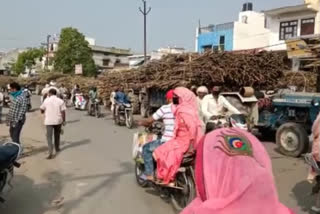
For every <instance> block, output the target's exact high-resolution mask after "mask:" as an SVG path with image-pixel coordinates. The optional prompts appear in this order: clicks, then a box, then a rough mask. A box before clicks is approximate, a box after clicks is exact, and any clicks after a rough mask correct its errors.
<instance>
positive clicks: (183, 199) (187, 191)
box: [133, 123, 196, 212]
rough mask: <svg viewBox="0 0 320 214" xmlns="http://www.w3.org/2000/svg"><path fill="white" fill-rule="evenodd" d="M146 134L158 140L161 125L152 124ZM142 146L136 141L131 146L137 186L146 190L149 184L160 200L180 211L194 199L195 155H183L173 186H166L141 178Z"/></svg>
mask: <svg viewBox="0 0 320 214" xmlns="http://www.w3.org/2000/svg"><path fill="white" fill-rule="evenodd" d="M147 133H149V134H151V135H153V137H152V138H153V139H160V138H161V135H162V125H161V124H159V123H154V124H153V125H152V126H151V127H150V128H148V129H147ZM138 141H139V140H138ZM148 142H150V141H148ZM144 145H145V144H139V143H138V144H137V141H135V142H134V146H133V157H134V161H135V177H136V182H137V184H138V185H139V186H140V187H142V188H146V187H148V186H149V184H151V187H152V188H153V189H155V190H156V191H158V192H159V193H160V196H161V197H162V198H164V199H169V200H170V201H171V204H172V205H173V207H174V209H175V210H176V211H179V212H180V211H182V210H183V209H184V208H185V207H186V206H187V205H188V204H189V203H191V201H192V200H193V199H194V198H195V197H196V189H195V177H194V162H195V153H187V154H185V155H184V157H183V161H182V163H181V166H180V168H179V170H178V172H177V175H176V178H175V180H174V184H175V185H174V186H170V185H169V186H167V185H163V184H160V183H157V182H150V181H147V180H145V179H144V178H143V173H144V162H143V157H142V149H143V146H144ZM155 166H156V163H155Z"/></svg>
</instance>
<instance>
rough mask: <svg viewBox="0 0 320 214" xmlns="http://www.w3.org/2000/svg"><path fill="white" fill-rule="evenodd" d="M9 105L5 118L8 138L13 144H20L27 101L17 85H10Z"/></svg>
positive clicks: (14, 83)
mask: <svg viewBox="0 0 320 214" xmlns="http://www.w3.org/2000/svg"><path fill="white" fill-rule="evenodd" d="M10 96H11V104H10V110H9V114H8V116H7V125H8V126H10V129H9V131H10V137H11V139H12V141H13V142H15V143H19V144H20V133H21V130H22V127H23V125H24V123H25V121H26V112H27V110H28V99H27V97H26V96H25V93H23V91H22V90H21V87H20V85H19V84H18V83H16V82H13V83H11V84H10Z"/></svg>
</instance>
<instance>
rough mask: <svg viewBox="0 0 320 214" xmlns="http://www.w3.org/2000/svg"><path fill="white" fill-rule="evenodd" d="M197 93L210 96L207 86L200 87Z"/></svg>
mask: <svg viewBox="0 0 320 214" xmlns="http://www.w3.org/2000/svg"><path fill="white" fill-rule="evenodd" d="M197 93H206V94H208V93H209V90H208V88H207V87H206V86H200V87H199V88H198V89H197Z"/></svg>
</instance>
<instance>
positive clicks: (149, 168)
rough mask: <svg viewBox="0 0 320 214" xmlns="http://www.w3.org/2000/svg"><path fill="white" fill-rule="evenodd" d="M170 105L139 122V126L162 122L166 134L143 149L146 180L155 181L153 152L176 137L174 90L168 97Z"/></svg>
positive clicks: (144, 177)
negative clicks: (173, 106) (173, 109)
mask: <svg viewBox="0 0 320 214" xmlns="http://www.w3.org/2000/svg"><path fill="white" fill-rule="evenodd" d="M166 98H167V102H168V105H163V106H162V107H161V108H160V109H158V111H156V113H154V114H153V115H152V117H150V118H148V119H145V120H142V121H140V122H139V125H143V126H146V127H147V126H150V125H151V124H152V123H153V122H154V121H159V120H162V121H163V124H164V132H163V135H162V138H161V139H160V140H155V141H152V142H150V143H148V144H146V145H144V147H143V153H142V156H143V160H144V167H145V172H144V176H143V177H142V178H143V179H145V180H151V181H152V180H154V176H153V175H154V164H153V162H154V161H153V156H152V154H153V152H154V150H155V149H156V148H157V147H159V146H161V145H162V144H164V143H165V142H168V141H169V140H171V139H172V138H173V137H174V125H175V117H174V114H173V111H172V99H173V90H170V91H169V92H168V93H167V95H166Z"/></svg>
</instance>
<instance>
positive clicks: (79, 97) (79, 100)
mask: <svg viewBox="0 0 320 214" xmlns="http://www.w3.org/2000/svg"><path fill="white" fill-rule="evenodd" d="M74 106H75V109H76V110H85V109H86V106H87V100H86V99H85V98H84V96H83V94H82V93H80V94H76V95H75V102H74Z"/></svg>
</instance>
